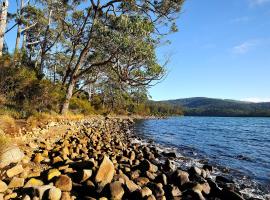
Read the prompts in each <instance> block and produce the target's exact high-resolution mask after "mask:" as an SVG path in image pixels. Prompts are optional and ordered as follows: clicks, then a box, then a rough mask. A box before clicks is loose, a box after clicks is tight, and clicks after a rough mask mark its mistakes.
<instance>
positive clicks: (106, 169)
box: [95, 155, 114, 189]
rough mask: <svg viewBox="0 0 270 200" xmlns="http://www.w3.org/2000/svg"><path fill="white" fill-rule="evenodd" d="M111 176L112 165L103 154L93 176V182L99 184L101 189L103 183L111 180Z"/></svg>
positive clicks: (112, 172) (112, 171) (112, 173)
mask: <svg viewBox="0 0 270 200" xmlns="http://www.w3.org/2000/svg"><path fill="white" fill-rule="evenodd" d="M113 176H114V165H113V163H112V162H111V160H110V159H109V158H108V157H107V156H106V155H105V156H104V158H103V161H102V163H101V165H100V167H99V169H98V172H97V175H96V177H95V182H96V183H97V184H98V185H99V188H100V189H102V188H103V187H104V186H105V185H107V184H108V183H110V182H111V181H112V179H113Z"/></svg>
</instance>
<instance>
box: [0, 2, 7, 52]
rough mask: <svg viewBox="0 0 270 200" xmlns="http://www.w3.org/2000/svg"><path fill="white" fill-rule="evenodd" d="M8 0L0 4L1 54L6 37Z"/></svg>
mask: <svg viewBox="0 0 270 200" xmlns="http://www.w3.org/2000/svg"><path fill="white" fill-rule="evenodd" d="M8 4H9V2H8V0H2V1H1V5H0V56H2V54H3V47H4V37H5V32H6V27H7V15H8Z"/></svg>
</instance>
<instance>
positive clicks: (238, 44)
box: [150, 0, 270, 101]
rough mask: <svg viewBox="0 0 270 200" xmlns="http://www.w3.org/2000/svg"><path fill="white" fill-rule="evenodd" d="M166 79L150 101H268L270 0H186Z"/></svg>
mask: <svg viewBox="0 0 270 200" xmlns="http://www.w3.org/2000/svg"><path fill="white" fill-rule="evenodd" d="M177 24H178V26H179V32H178V33H176V34H173V35H171V36H170V37H169V39H170V40H171V42H172V44H171V45H169V46H166V47H162V48H161V49H159V50H158V57H159V58H160V59H161V60H162V58H164V57H165V58H167V57H170V63H169V64H168V71H169V73H168V75H167V77H166V79H165V80H164V81H163V82H161V83H159V84H157V85H156V86H154V87H152V88H151V89H150V95H151V96H152V98H153V99H154V100H165V99H176V98H185V97H196V96H206V97H216V98H230V99H238V100H250V101H270V93H269V92H270V91H269V89H270V0H226V1H220V0H204V1H201V0H186V2H185V5H184V8H183V10H182V14H181V15H180V18H179V20H178V22H177Z"/></svg>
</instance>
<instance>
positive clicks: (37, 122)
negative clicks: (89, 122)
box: [27, 113, 85, 128]
mask: <svg viewBox="0 0 270 200" xmlns="http://www.w3.org/2000/svg"><path fill="white" fill-rule="evenodd" d="M84 117H85V116H84V115H81V114H73V113H68V114H66V115H59V114H57V113H51V114H49V113H38V114H36V115H33V116H30V117H29V118H28V119H27V124H28V126H30V127H31V128H33V127H38V126H43V125H45V124H47V123H48V122H52V121H53V122H60V121H63V120H70V121H73V120H80V119H83V118H84Z"/></svg>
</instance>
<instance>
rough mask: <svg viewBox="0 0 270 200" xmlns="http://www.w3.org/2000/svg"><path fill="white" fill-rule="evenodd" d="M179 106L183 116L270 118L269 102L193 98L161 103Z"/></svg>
mask: <svg viewBox="0 0 270 200" xmlns="http://www.w3.org/2000/svg"><path fill="white" fill-rule="evenodd" d="M165 102H166V103H169V104H172V105H177V106H181V107H182V108H183V111H184V114H185V115H187V116H189V115H194V116H254V117H266V116H267V117H270V102H267V103H252V102H246V101H235V100H230V99H213V98H205V97H194V98H185V99H176V100H168V101H163V103H165Z"/></svg>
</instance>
